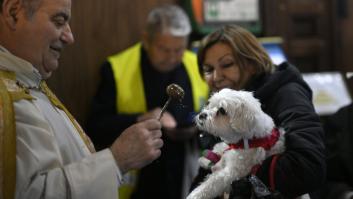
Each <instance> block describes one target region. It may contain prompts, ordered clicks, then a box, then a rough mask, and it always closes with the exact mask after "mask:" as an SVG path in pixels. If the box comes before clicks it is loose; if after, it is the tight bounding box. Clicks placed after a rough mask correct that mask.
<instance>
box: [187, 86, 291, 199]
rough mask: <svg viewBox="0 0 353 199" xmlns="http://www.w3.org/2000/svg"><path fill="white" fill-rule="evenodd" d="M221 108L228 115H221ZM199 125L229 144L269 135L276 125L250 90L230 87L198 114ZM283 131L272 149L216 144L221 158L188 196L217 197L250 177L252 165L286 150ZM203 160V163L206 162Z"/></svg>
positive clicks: (213, 97) (192, 198) (210, 100)
mask: <svg viewBox="0 0 353 199" xmlns="http://www.w3.org/2000/svg"><path fill="white" fill-rule="evenodd" d="M221 108H223V110H225V112H226V113H225V114H222V111H220V109H221ZM223 113H224V112H223ZM196 124H197V127H198V128H199V129H201V130H203V131H206V132H208V133H210V134H213V135H215V136H218V137H220V138H221V139H222V140H223V141H224V143H227V144H230V143H237V142H238V141H240V140H242V139H244V138H245V139H253V138H263V137H267V136H269V135H270V134H271V131H272V129H273V128H274V127H275V125H274V122H273V120H272V118H271V117H270V116H269V115H267V114H266V113H264V112H263V111H262V109H261V104H260V102H259V101H258V100H257V99H256V98H254V96H253V94H252V93H251V92H246V91H235V90H231V89H223V90H221V91H220V92H218V93H215V94H214V95H213V96H212V97H211V98H210V99H209V103H208V104H207V106H206V107H205V108H204V109H203V110H202V111H201V112H200V113H199V114H198V115H197V117H196ZM280 134H281V136H280V139H279V140H278V141H277V143H276V144H275V145H274V146H273V147H272V148H271V149H270V150H269V151H266V150H265V149H264V148H262V147H258V148H250V149H237V150H234V149H232V150H226V151H225V149H226V148H227V147H225V146H226V145H224V143H222V144H217V145H215V147H214V149H213V152H215V153H217V154H222V156H221V159H220V161H219V162H217V163H216V164H215V165H214V166H213V167H212V168H211V169H212V173H211V174H210V175H209V176H207V178H206V179H205V181H204V182H202V183H201V184H200V185H199V186H198V187H197V188H196V189H194V190H193V191H192V192H191V193H190V195H188V197H187V199H207V198H215V197H217V196H220V195H222V194H224V193H225V192H229V189H230V185H231V183H232V182H233V181H234V180H238V179H241V178H243V177H245V176H247V175H248V174H249V173H250V171H251V169H252V167H253V166H255V165H257V164H261V163H262V161H263V160H265V158H266V157H268V156H270V155H273V154H277V153H281V152H283V151H284V136H283V134H284V131H280ZM200 159H201V160H200V162H205V161H204V160H202V158H200ZM203 159H204V158H203Z"/></svg>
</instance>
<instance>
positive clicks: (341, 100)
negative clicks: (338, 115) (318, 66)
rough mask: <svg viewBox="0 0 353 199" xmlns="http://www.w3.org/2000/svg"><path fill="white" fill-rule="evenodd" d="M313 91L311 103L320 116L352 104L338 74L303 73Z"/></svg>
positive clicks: (341, 77)
mask: <svg viewBox="0 0 353 199" xmlns="http://www.w3.org/2000/svg"><path fill="white" fill-rule="evenodd" d="M303 78H304V80H305V81H306V82H307V83H308V84H309V86H310V88H311V89H312V91H313V103H314V108H315V110H316V112H317V113H318V114H319V115H320V116H325V115H330V114H333V113H335V112H336V111H338V109H340V108H341V107H343V106H346V105H348V104H350V103H351V102H352V99H351V96H350V93H349V90H348V87H347V84H346V81H345V79H344V77H343V75H342V74H341V73H340V72H318V73H304V74H303Z"/></svg>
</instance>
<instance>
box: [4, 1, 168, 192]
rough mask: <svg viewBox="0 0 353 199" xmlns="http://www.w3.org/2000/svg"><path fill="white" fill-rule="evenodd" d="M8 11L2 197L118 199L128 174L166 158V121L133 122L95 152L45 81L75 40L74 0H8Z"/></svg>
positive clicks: (6, 21) (5, 29)
mask: <svg viewBox="0 0 353 199" xmlns="http://www.w3.org/2000/svg"><path fill="white" fill-rule="evenodd" d="M0 9H1V11H0V198H1V199H13V198H16V199H27V198H30V199H39V198H42V199H43V198H44V199H46V198H50V199H66V198H77V199H89V198H107V199H108V198H109V199H116V198H117V194H118V193H117V188H118V187H119V186H120V184H121V182H122V174H124V173H126V172H127V171H129V170H132V169H139V168H141V167H143V166H145V165H146V164H148V163H150V162H152V161H153V160H155V159H156V158H157V157H159V156H160V154H161V151H160V148H161V147H162V145H163V140H162V139H161V136H162V133H161V123H160V121H158V120H157V119H150V120H145V121H141V122H139V123H138V124H133V125H132V126H131V127H129V128H127V129H125V130H124V131H123V132H122V133H121V136H119V138H117V139H116V140H114V141H112V142H113V143H112V145H110V146H109V147H107V148H105V149H103V150H101V151H99V152H95V151H94V148H93V146H92V143H91V141H90V140H89V139H88V137H87V136H86V134H85V133H84V132H83V130H82V129H81V127H80V125H79V124H78V123H77V121H76V120H75V119H74V118H73V116H72V115H71V114H70V113H69V112H68V110H67V109H66V108H65V106H64V105H63V104H62V103H61V102H60V101H59V100H58V98H56V96H55V95H54V94H53V93H52V91H51V90H50V89H49V88H48V86H47V85H46V83H45V80H46V79H47V78H49V77H50V76H51V74H52V72H53V71H54V70H56V69H57V68H58V62H59V61H58V60H59V58H60V54H61V52H62V50H63V48H64V47H65V46H66V45H69V44H72V43H73V42H74V38H73V34H72V32H71V28H70V25H69V20H70V16H71V0H2V1H0Z"/></svg>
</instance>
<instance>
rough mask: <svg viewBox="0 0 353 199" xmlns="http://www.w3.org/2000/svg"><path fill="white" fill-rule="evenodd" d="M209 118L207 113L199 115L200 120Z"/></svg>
mask: <svg viewBox="0 0 353 199" xmlns="http://www.w3.org/2000/svg"><path fill="white" fill-rule="evenodd" d="M206 118H207V114H206V113H201V114H200V115H199V119H200V120H204V119H206Z"/></svg>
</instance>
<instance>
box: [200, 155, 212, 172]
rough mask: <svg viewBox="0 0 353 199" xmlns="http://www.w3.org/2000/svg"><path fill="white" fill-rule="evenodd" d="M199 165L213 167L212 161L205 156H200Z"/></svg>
mask: <svg viewBox="0 0 353 199" xmlns="http://www.w3.org/2000/svg"><path fill="white" fill-rule="evenodd" d="M199 165H200V167H202V168H204V169H210V168H211V165H212V163H211V161H210V160H209V159H207V158H205V157H200V158H199Z"/></svg>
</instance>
